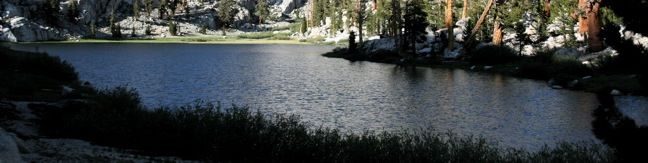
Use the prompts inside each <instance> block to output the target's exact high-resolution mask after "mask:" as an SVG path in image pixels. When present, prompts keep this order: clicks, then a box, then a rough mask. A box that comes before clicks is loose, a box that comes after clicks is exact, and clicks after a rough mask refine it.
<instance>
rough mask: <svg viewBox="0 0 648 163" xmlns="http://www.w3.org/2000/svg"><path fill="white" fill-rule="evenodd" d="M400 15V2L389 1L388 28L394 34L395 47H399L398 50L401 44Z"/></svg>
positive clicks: (395, 0) (396, 0)
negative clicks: (389, 15)
mask: <svg viewBox="0 0 648 163" xmlns="http://www.w3.org/2000/svg"><path fill="white" fill-rule="evenodd" d="M402 20H403V18H402V16H401V8H400V2H399V1H398V0H392V1H391V18H390V23H389V30H390V31H391V33H392V35H393V36H395V38H396V47H399V50H402V48H400V47H401V46H402V45H403V41H402V39H401V36H402V31H401V28H402V23H401V22H402Z"/></svg>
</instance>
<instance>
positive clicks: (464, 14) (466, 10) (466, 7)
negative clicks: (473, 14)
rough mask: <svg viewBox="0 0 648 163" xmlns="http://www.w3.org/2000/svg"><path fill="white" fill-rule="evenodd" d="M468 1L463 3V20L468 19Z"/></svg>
mask: <svg viewBox="0 0 648 163" xmlns="http://www.w3.org/2000/svg"><path fill="white" fill-rule="evenodd" d="M468 5H469V4H468V0H464V1H463V11H462V12H461V19H465V18H466V17H468Z"/></svg>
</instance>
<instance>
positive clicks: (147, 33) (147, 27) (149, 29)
mask: <svg viewBox="0 0 648 163" xmlns="http://www.w3.org/2000/svg"><path fill="white" fill-rule="evenodd" d="M144 34H146V35H151V25H147V26H146V28H145V29H144Z"/></svg>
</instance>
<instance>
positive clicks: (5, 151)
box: [0, 128, 23, 163]
mask: <svg viewBox="0 0 648 163" xmlns="http://www.w3.org/2000/svg"><path fill="white" fill-rule="evenodd" d="M0 162H16V163H20V162H23V160H22V158H21V156H20V150H19V149H18V144H17V143H16V136H15V135H13V134H11V133H8V132H5V131H4V129H2V128H0Z"/></svg>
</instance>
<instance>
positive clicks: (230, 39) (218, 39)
mask: <svg viewBox="0 0 648 163" xmlns="http://www.w3.org/2000/svg"><path fill="white" fill-rule="evenodd" d="M0 43H1V42H0ZM5 43H6V42H5ZM32 43H70V44H74V43H151V44H165V43H178V44H268V45H334V44H335V43H327V42H322V41H317V40H312V39H303V40H301V39H270V38H261V39H250V38H239V37H238V36H237V35H227V36H220V35H193V36H170V37H164V38H161V37H133V38H123V39H110V38H89V39H86V38H84V39H69V40H62V41H34V42H17V43H15V44H32Z"/></svg>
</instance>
